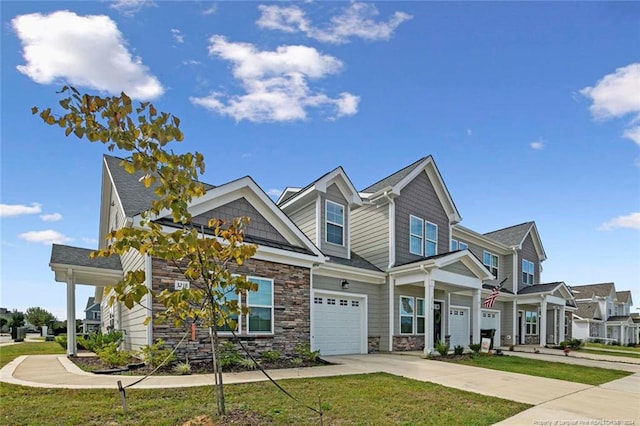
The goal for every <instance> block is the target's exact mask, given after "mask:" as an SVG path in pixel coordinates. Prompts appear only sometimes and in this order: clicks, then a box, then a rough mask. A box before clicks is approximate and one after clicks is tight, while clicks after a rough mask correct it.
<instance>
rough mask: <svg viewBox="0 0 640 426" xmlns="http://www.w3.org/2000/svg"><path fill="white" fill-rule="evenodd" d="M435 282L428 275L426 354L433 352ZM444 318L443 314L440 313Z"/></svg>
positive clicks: (425, 293) (425, 298)
mask: <svg viewBox="0 0 640 426" xmlns="http://www.w3.org/2000/svg"><path fill="white" fill-rule="evenodd" d="M434 287H435V282H434V281H433V280H431V278H430V274H428V273H426V274H425V278H424V303H425V305H426V308H427V312H426V314H427V321H425V325H424V326H425V330H424V354H425V355H429V354H430V353H431V352H433V289H434ZM440 315H441V318H442V312H441V313H440Z"/></svg>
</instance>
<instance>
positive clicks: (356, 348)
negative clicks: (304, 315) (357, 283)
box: [311, 291, 367, 355]
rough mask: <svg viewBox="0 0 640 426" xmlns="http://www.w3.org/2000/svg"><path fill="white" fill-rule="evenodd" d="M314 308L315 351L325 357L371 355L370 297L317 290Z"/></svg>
mask: <svg viewBox="0 0 640 426" xmlns="http://www.w3.org/2000/svg"><path fill="white" fill-rule="evenodd" d="M312 309H313V311H312V315H311V318H312V322H311V349H312V350H314V351H315V350H320V354H321V355H347V354H360V353H366V352H367V345H366V343H367V342H366V337H365V336H366V335H367V333H366V324H365V321H366V320H365V315H366V297H358V296H354V295H353V294H348V293H323V292H320V291H316V292H314V295H313V307H312Z"/></svg>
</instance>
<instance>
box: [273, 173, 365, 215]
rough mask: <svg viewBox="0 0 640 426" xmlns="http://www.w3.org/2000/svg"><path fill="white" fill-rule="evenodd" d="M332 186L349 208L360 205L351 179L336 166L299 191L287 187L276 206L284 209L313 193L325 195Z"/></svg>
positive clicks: (360, 202)
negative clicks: (334, 186) (340, 194)
mask: <svg viewBox="0 0 640 426" xmlns="http://www.w3.org/2000/svg"><path fill="white" fill-rule="evenodd" d="M332 184H335V185H336V186H337V187H338V189H339V190H340V192H341V193H342V195H343V196H344V198H345V199H346V200H347V202H348V203H349V205H350V206H351V207H357V206H361V205H362V199H361V198H360V194H358V191H357V190H356V188H355V187H354V186H353V183H351V179H349V176H347V174H346V173H345V171H344V169H343V168H342V166H338V167H336V168H335V169H333V170H331V171H330V172H327V173H325V174H323V175H322V176H320V177H319V178H318V179H316V180H314V181H313V182H311V183H310V184H308V185H307V186H305V187H304V188H302V189H300V190H297V189H296V188H293V187H287V188H286V189H285V190H284V191H283V192H282V195H280V198H278V200H277V201H276V204H277V205H278V206H280V208H283V209H284V208H286V207H288V206H290V205H291V204H292V203H293V202H295V201H297V200H298V199H303V198H305V196H307V195H311V194H312V193H313V192H314V191H318V192H321V193H326V192H327V188H328V187H329V186H330V185H332Z"/></svg>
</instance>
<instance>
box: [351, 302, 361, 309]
mask: <svg viewBox="0 0 640 426" xmlns="http://www.w3.org/2000/svg"><path fill="white" fill-rule="evenodd" d="M351 306H352V307H354V308H357V307H358V306H360V302H359V301H357V300H352V301H351Z"/></svg>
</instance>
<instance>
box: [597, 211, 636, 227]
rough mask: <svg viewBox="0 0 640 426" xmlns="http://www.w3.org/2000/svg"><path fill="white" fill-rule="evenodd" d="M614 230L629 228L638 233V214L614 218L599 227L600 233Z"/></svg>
mask: <svg viewBox="0 0 640 426" xmlns="http://www.w3.org/2000/svg"><path fill="white" fill-rule="evenodd" d="M616 228H629V229H636V230H638V231H640V213H638V212H636V213H631V214H628V215H626V216H618V217H614V218H613V219H611V220H610V221H608V222H605V223H603V224H602V225H600V228H598V229H600V230H601V231H611V230H612V229H616Z"/></svg>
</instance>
